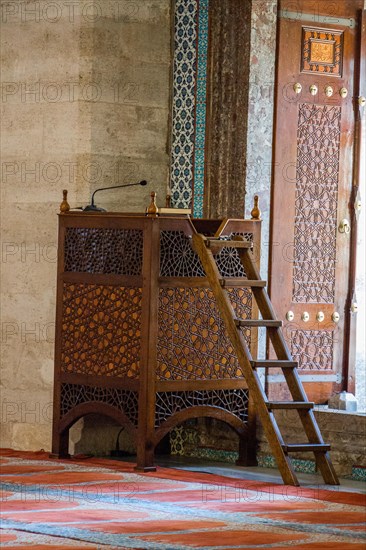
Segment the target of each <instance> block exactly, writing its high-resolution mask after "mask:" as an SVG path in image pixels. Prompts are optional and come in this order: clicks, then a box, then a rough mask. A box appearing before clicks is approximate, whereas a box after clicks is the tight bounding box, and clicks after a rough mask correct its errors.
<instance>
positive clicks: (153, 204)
mask: <svg viewBox="0 0 366 550" xmlns="http://www.w3.org/2000/svg"><path fill="white" fill-rule="evenodd" d="M150 196H151V202H150V206H149V207H148V208H147V210H146V214H147V216H151V217H153V216H157V215H158V214H159V209H158V207H157V206H156V193H155V191H151V194H150Z"/></svg>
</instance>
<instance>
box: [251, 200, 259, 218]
mask: <svg viewBox="0 0 366 550" xmlns="http://www.w3.org/2000/svg"><path fill="white" fill-rule="evenodd" d="M258 200H259V197H258V195H254V207H253V210H252V211H251V213H250V214H251V216H252V220H260V219H261V211H260V210H259V208H258Z"/></svg>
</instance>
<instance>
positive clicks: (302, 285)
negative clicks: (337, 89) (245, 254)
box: [293, 104, 341, 303]
mask: <svg viewBox="0 0 366 550" xmlns="http://www.w3.org/2000/svg"><path fill="white" fill-rule="evenodd" d="M340 131H341V108H340V107H336V106H328V105H324V106H319V105H309V104H301V105H300V106H299V115H298V134H297V166H296V199H295V234H294V257H293V301H294V302H304V303H318V302H322V303H333V301H334V291H335V263H336V234H337V202H338V179H339V152H340Z"/></svg>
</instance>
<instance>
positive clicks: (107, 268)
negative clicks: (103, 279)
mask: <svg viewBox="0 0 366 550" xmlns="http://www.w3.org/2000/svg"><path fill="white" fill-rule="evenodd" d="M142 252H143V232H142V231H141V230H139V229H102V228H79V227H69V228H67V229H66V237H65V271H72V272H84V273H106V274H115V275H141V272H142Z"/></svg>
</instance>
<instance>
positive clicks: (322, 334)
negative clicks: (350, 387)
mask: <svg viewBox="0 0 366 550" xmlns="http://www.w3.org/2000/svg"><path fill="white" fill-rule="evenodd" d="M333 343H334V336H333V332H331V331H325V330H293V331H291V353H292V356H293V358H294V361H298V362H299V369H301V370H317V371H319V370H322V371H323V370H331V369H332V367H333Z"/></svg>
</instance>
